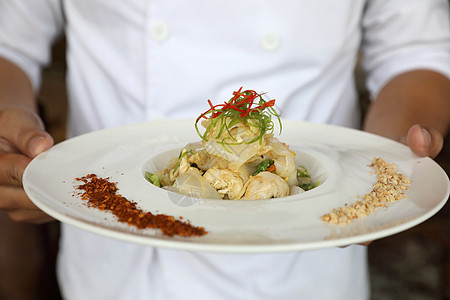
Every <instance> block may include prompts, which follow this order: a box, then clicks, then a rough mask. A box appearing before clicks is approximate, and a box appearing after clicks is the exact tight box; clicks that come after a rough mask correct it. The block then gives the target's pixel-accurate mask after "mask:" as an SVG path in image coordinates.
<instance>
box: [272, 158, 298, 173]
mask: <svg viewBox="0 0 450 300" xmlns="http://www.w3.org/2000/svg"><path fill="white" fill-rule="evenodd" d="M273 161H274V163H275V167H276V169H275V174H277V175H280V176H281V177H283V178H284V179H287V178H288V177H290V176H293V175H294V177H295V175H296V170H297V169H296V166H295V160H294V157H293V156H292V155H291V154H290V153H289V154H287V155H280V156H277V157H275V158H274V160H273Z"/></svg>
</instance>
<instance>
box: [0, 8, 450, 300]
mask: <svg viewBox="0 0 450 300" xmlns="http://www.w3.org/2000/svg"><path fill="white" fill-rule="evenodd" d="M447 6H448V2H447V1H446V0H426V1H424V0H396V1H393V0H391V1H389V0H368V1H362V0H340V1H336V0H298V1H293V0H292V1H289V0H284V1H280V0H270V1H258V0H227V1H211V0H209V1H208V0H192V1H182V0H172V1H156V0H155V1H150V0H148V1H146V0H127V1H119V0H116V1H107V0H64V1H62V0H33V1H25V0H0V55H2V56H4V57H6V58H8V59H10V60H12V61H13V62H15V63H16V64H18V65H19V66H20V67H22V68H23V69H24V70H25V72H27V74H28V75H29V77H30V79H31V81H32V83H33V86H34V87H35V88H36V89H37V88H38V87H39V81H40V75H39V72H40V69H41V67H42V66H43V65H45V64H46V63H48V62H49V56H50V52H49V46H50V44H51V43H52V41H54V40H55V38H56V37H57V36H58V35H59V34H60V33H61V31H62V30H63V29H65V32H66V38H67V43H68V49H69V51H68V55H67V62H68V89H69V97H70V115H69V135H70V136H74V135H78V134H81V133H85V132H89V131H93V130H97V129H100V128H105V127H111V126H117V125H122V124H127V123H133V122H140V121H145V120H154V119H157V118H162V117H164V118H182V117H194V116H197V115H198V114H199V112H201V111H204V110H205V109H206V108H207V106H206V100H207V99H211V100H212V101H213V102H219V101H224V100H227V99H229V97H230V95H231V92H232V91H234V90H236V89H238V88H239V87H241V86H244V88H246V89H254V90H256V91H259V92H269V96H270V97H272V98H276V99H277V106H278V110H279V111H280V112H281V114H282V117H284V118H293V119H302V120H309V121H313V122H321V123H332V124H337V125H343V126H352V127H356V126H358V124H359V114H358V105H357V95H356V92H355V88H354V84H353V70H354V67H355V64H356V57H357V53H358V51H359V50H360V49H361V50H362V52H363V54H364V67H365V69H366V71H367V76H368V81H367V82H368V87H369V89H370V91H371V93H372V95H376V94H377V93H378V91H379V90H380V88H381V87H382V86H383V85H384V84H385V83H386V82H387V81H388V80H389V79H390V78H392V77H393V76H395V75H397V74H399V73H402V72H405V71H408V70H412V69H418V68H422V69H430V70H435V71H438V72H441V73H443V74H446V75H448V76H450V59H449V24H448V7H447ZM411 20H412V21H411ZM58 276H59V282H60V286H61V290H62V293H63V295H64V297H65V298H67V299H365V298H367V297H368V293H369V288H368V276H367V268H366V249H365V248H364V247H362V246H351V247H347V248H344V249H340V248H336V249H324V250H319V251H306V252H295V253H283V254H258V255H238V254H213V253H201V252H197V253H195V252H185V251H175V250H167V249H157V248H151V247H145V246H140V245H134V244H128V243H124V242H121V241H116V240H112V239H109V238H105V237H102V236H98V235H94V234H91V233H87V232H84V231H82V230H79V229H76V228H73V227H70V226H67V225H64V224H63V225H62V237H61V246H60V255H59V260H58Z"/></svg>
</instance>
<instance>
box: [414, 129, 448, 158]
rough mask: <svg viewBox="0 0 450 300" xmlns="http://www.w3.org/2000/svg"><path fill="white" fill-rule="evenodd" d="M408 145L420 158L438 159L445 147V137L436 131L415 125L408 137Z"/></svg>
mask: <svg viewBox="0 0 450 300" xmlns="http://www.w3.org/2000/svg"><path fill="white" fill-rule="evenodd" d="M406 144H407V145H408V146H409V147H410V148H411V150H412V151H413V152H414V153H416V154H417V155H420V156H429V157H431V158H434V157H436V156H437V155H438V154H439V152H441V150H442V147H443V145H444V137H443V136H442V134H441V133H440V132H439V131H437V130H436V129H432V128H426V127H424V126H421V125H418V124H416V125H413V126H412V127H411V128H410V129H409V131H408V135H407V136H406Z"/></svg>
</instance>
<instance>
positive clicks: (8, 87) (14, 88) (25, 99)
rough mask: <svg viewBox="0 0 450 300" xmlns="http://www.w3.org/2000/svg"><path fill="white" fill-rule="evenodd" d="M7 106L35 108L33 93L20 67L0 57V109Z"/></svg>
mask: <svg viewBox="0 0 450 300" xmlns="http://www.w3.org/2000/svg"><path fill="white" fill-rule="evenodd" d="M8 106H21V107H23V108H27V109H33V110H35V109H36V103H35V95H34V92H33V88H32V86H31V82H30V80H29V78H28V76H27V75H26V74H25V73H24V72H23V71H22V69H20V68H19V67H18V66H16V65H15V64H13V63H11V62H9V61H7V60H5V59H3V58H1V57H0V110H1V109H3V108H5V107H8Z"/></svg>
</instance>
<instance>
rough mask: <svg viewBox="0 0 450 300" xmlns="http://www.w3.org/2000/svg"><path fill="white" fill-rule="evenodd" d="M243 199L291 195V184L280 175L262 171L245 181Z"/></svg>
mask: <svg viewBox="0 0 450 300" xmlns="http://www.w3.org/2000/svg"><path fill="white" fill-rule="evenodd" d="M243 191H244V193H243V196H242V198H241V199H242V200H260V199H269V198H278V197H285V196H289V185H288V184H287V183H286V181H285V180H284V179H283V178H281V177H280V176H278V175H276V174H273V173H270V172H261V173H259V174H257V175H255V176H251V177H250V179H249V180H248V181H247V182H246V183H245V186H244V189H243Z"/></svg>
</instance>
